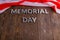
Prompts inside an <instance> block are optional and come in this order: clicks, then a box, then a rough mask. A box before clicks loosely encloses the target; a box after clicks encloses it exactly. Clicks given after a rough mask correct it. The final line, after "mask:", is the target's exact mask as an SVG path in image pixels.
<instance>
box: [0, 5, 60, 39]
mask: <svg viewBox="0 0 60 40" xmlns="http://www.w3.org/2000/svg"><path fill="white" fill-rule="evenodd" d="M12 8H44V9H45V8H46V9H47V10H48V11H49V14H37V15H36V14H34V15H33V14H31V15H29V14H26V15H25V14H11V13H10V9H12ZM23 16H25V17H32V16H33V17H37V20H36V22H35V23H23V22H22V17H23ZM0 40H60V15H59V14H56V13H55V12H54V11H53V10H52V9H51V8H49V7H29V6H13V7H11V8H9V9H8V10H6V11H5V12H4V13H3V14H0Z"/></svg>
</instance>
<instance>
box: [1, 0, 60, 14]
mask: <svg viewBox="0 0 60 40" xmlns="http://www.w3.org/2000/svg"><path fill="white" fill-rule="evenodd" d="M12 5H27V6H44V7H51V8H52V9H54V10H55V11H56V13H59V14H60V0H0V14H1V13H2V12H4V11H5V10H7V9H8V8H10V7H11V6H12Z"/></svg>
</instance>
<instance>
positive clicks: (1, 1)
mask: <svg viewBox="0 0 60 40" xmlns="http://www.w3.org/2000/svg"><path fill="white" fill-rule="evenodd" d="M19 1H22V0H0V4H3V3H12V2H19Z"/></svg>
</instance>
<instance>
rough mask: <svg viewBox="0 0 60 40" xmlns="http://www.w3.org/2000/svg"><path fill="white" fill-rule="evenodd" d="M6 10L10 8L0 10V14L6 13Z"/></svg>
mask: <svg viewBox="0 0 60 40" xmlns="http://www.w3.org/2000/svg"><path fill="white" fill-rule="evenodd" d="M8 8H10V7H7V8H5V9H3V10H0V14H1V13H3V12H4V11H6V10H7V9H8Z"/></svg>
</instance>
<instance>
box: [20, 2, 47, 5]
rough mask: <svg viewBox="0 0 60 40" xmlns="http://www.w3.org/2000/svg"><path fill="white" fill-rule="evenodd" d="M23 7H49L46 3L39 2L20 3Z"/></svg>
mask: <svg viewBox="0 0 60 40" xmlns="http://www.w3.org/2000/svg"><path fill="white" fill-rule="evenodd" d="M20 4H21V5H28V6H48V5H47V4H45V3H38V2H28V1H25V2H23V3H20Z"/></svg>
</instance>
